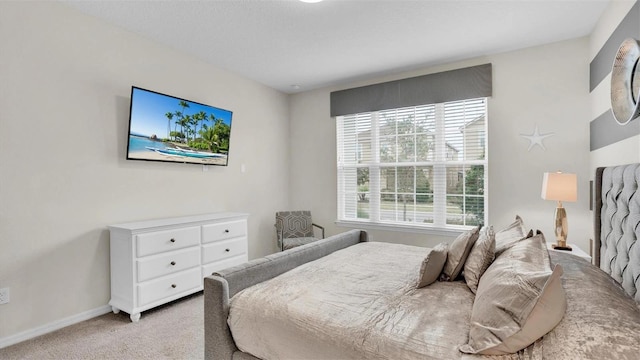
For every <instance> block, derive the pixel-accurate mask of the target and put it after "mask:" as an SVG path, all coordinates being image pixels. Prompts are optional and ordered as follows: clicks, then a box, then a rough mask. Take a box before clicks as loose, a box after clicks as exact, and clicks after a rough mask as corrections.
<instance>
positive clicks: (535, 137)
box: [520, 124, 555, 151]
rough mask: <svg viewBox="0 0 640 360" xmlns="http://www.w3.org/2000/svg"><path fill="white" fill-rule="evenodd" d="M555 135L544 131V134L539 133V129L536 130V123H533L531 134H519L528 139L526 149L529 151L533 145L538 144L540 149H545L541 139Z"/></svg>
mask: <svg viewBox="0 0 640 360" xmlns="http://www.w3.org/2000/svg"><path fill="white" fill-rule="evenodd" d="M553 135H555V134H554V133H546V134H540V131H538V124H536V125H535V129H534V130H533V134H531V135H527V134H520V136H521V137H523V138H525V139H527V140H529V148H528V149H527V151H531V148H533V147H534V146H536V145H538V146H540V147H541V148H542V150H545V151H546V150H547V148H545V147H544V143H543V142H542V140H544V139H545V138H548V137H550V136H553Z"/></svg>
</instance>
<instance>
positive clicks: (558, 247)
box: [551, 244, 573, 251]
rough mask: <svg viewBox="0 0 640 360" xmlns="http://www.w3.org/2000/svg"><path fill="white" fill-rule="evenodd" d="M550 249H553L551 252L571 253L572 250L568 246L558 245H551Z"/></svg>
mask: <svg viewBox="0 0 640 360" xmlns="http://www.w3.org/2000/svg"><path fill="white" fill-rule="evenodd" d="M551 247H552V248H553V250H565V251H572V250H573V249H572V248H571V246H569V245H564V246H560V245H557V244H551Z"/></svg>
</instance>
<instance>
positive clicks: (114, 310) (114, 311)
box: [111, 306, 120, 314]
mask: <svg viewBox="0 0 640 360" xmlns="http://www.w3.org/2000/svg"><path fill="white" fill-rule="evenodd" d="M111 311H113V313H114V314H117V313H119V312H120V309H118V308H117V307H115V306H112V307H111Z"/></svg>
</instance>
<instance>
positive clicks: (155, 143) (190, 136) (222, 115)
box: [127, 86, 233, 166]
mask: <svg viewBox="0 0 640 360" xmlns="http://www.w3.org/2000/svg"><path fill="white" fill-rule="evenodd" d="M232 115H233V113H232V112H231V111H229V110H224V109H220V108H217V107H214V106H210V105H205V104H201V103H197V102H195V101H190V100H185V99H181V98H178V97H175V96H170V95H165V94H161V93H158V92H155V91H151V90H145V89H142V88H139V87H135V86H133V87H131V109H130V111H129V143H128V145H127V159H128V160H147V161H166V162H177V163H189V164H202V165H222V166H226V165H227V164H228V162H229V139H230V135H231V117H232Z"/></svg>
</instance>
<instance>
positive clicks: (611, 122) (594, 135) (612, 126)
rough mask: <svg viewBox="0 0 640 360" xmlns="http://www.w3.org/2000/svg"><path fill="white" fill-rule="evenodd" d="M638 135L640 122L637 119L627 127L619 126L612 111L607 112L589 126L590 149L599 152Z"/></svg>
mask: <svg viewBox="0 0 640 360" xmlns="http://www.w3.org/2000/svg"><path fill="white" fill-rule="evenodd" d="M638 134H640V121H638V120H637V119H636V120H634V121H631V122H629V123H628V124H627V125H619V124H618V123H617V122H616V120H615V119H614V117H613V113H612V112H611V110H607V111H605V112H604V113H602V114H601V115H600V116H598V117H597V118H595V119H594V120H593V121H591V123H590V124H589V137H590V149H591V151H593V150H597V149H599V148H602V147H605V146H607V145H611V144H615V143H617V142H618V141H622V140H624V139H627V138H630V137H632V136H635V135H638Z"/></svg>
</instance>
